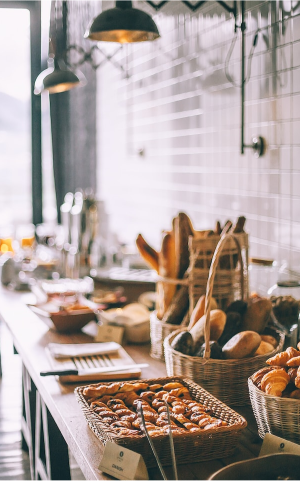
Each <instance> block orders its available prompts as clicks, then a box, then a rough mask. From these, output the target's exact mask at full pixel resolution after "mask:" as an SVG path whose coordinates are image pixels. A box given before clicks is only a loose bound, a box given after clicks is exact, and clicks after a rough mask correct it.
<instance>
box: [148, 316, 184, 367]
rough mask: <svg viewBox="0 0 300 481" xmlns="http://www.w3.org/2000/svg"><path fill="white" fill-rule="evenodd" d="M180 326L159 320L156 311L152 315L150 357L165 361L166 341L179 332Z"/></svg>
mask: <svg viewBox="0 0 300 481" xmlns="http://www.w3.org/2000/svg"><path fill="white" fill-rule="evenodd" d="M177 329H178V326H175V325H174V324H167V323H165V322H162V321H161V320H160V319H158V317H157V315H156V311H153V312H151V314H150V338H151V351H150V356H151V357H153V358H154V359H159V360H160V361H164V360H165V357H164V339H165V338H166V337H167V336H168V335H169V334H171V333H172V332H174V331H177Z"/></svg>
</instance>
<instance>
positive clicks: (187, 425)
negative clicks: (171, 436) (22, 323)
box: [184, 423, 200, 432]
mask: <svg viewBox="0 0 300 481" xmlns="http://www.w3.org/2000/svg"><path fill="white" fill-rule="evenodd" d="M184 427H185V428H186V429H188V430H189V431H190V430H191V429H193V430H195V429H196V430H197V431H200V428H199V426H197V424H194V423H184ZM194 432H195V431H194Z"/></svg>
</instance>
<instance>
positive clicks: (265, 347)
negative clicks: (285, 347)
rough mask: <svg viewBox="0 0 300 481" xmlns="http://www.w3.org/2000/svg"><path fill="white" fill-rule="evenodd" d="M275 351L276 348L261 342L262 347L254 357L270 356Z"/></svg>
mask: <svg viewBox="0 0 300 481" xmlns="http://www.w3.org/2000/svg"><path fill="white" fill-rule="evenodd" d="M272 351H274V346H272V344H270V343H269V342H266V341H261V343H260V345H259V346H258V348H257V349H256V351H255V353H254V356H262V355H263V354H270V352H272Z"/></svg>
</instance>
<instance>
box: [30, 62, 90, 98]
mask: <svg viewBox="0 0 300 481" xmlns="http://www.w3.org/2000/svg"><path fill="white" fill-rule="evenodd" d="M85 84H86V78H85V76H84V75H83V73H82V72H79V71H77V72H76V73H75V72H72V70H69V69H68V68H67V67H66V65H65V63H64V62H63V60H61V59H60V60H57V59H56V57H54V58H49V60H48V68H47V69H46V70H44V71H43V72H41V73H40V74H39V76H38V77H37V79H36V81H35V85H34V93H35V94H36V95H39V94H41V93H42V92H44V91H48V92H49V94H57V93H59V92H66V91H67V90H71V89H73V88H74V87H82V86H83V85H85Z"/></svg>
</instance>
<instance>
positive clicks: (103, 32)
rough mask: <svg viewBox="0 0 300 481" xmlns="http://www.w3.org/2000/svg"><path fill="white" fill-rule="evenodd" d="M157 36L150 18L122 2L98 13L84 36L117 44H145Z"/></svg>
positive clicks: (156, 29) (130, 3)
mask: <svg viewBox="0 0 300 481" xmlns="http://www.w3.org/2000/svg"><path fill="white" fill-rule="evenodd" d="M159 36H160V35H159V31H158V28H157V26H156V24H155V22H154V21H153V19H152V18H151V16H150V15H148V13H146V12H143V11H142V10H138V9H136V8H133V7H132V2H128V1H124V0H123V1H119V2H116V6H115V8H110V9H108V10H104V12H102V13H100V15H98V17H96V18H95V19H94V20H93V21H92V23H91V25H90V27H89V29H88V30H87V31H86V33H85V35H84V37H85V38H89V39H91V40H98V41H104V42H118V43H132V42H145V41H147V40H155V39H156V38H158V37H159Z"/></svg>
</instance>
